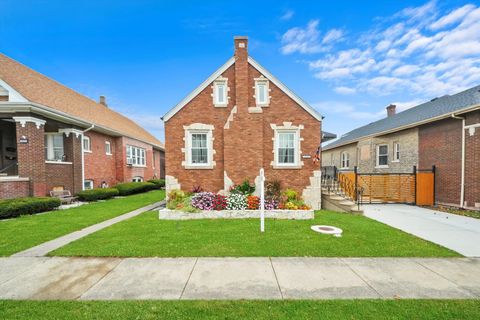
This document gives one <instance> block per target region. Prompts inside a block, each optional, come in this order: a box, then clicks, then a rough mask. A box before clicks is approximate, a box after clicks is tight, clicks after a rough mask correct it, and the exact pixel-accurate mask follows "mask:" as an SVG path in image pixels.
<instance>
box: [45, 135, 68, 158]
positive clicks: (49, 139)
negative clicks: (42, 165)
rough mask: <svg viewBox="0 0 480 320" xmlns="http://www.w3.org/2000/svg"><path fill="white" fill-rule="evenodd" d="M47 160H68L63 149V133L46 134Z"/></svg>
mask: <svg viewBox="0 0 480 320" xmlns="http://www.w3.org/2000/svg"><path fill="white" fill-rule="evenodd" d="M45 160H46V161H65V160H66V159H65V152H64V149H63V133H45Z"/></svg>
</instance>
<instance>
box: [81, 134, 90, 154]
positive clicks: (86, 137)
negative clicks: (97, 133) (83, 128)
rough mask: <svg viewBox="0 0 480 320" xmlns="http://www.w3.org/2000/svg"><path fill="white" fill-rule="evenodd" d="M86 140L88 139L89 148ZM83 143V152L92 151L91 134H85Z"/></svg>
mask: <svg viewBox="0 0 480 320" xmlns="http://www.w3.org/2000/svg"><path fill="white" fill-rule="evenodd" d="M84 140H87V141H88V149H87V148H85V144H84ZM82 144H83V152H87V153H92V139H90V137H89V136H85V135H84V136H83V140H82Z"/></svg>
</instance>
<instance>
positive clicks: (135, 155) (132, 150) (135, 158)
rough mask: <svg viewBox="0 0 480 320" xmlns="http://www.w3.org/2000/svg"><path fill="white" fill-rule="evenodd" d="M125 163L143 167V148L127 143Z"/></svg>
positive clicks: (144, 163)
mask: <svg viewBox="0 0 480 320" xmlns="http://www.w3.org/2000/svg"><path fill="white" fill-rule="evenodd" d="M127 163H129V164H131V165H133V166H135V167H145V166H146V161H145V149H143V148H139V147H134V146H130V145H127Z"/></svg>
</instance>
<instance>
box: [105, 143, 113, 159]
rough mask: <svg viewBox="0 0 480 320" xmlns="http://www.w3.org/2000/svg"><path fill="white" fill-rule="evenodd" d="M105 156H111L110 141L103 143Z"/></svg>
mask: <svg viewBox="0 0 480 320" xmlns="http://www.w3.org/2000/svg"><path fill="white" fill-rule="evenodd" d="M105 154H106V155H109V156H111V155H112V144H111V143H110V141H105Z"/></svg>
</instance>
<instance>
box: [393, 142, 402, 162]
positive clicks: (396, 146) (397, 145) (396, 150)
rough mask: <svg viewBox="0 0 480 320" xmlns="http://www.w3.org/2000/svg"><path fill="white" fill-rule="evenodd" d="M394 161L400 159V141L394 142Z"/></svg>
mask: <svg viewBox="0 0 480 320" xmlns="http://www.w3.org/2000/svg"><path fill="white" fill-rule="evenodd" d="M393 161H397V162H398V161H400V143H398V142H395V143H394V144H393Z"/></svg>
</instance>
